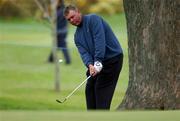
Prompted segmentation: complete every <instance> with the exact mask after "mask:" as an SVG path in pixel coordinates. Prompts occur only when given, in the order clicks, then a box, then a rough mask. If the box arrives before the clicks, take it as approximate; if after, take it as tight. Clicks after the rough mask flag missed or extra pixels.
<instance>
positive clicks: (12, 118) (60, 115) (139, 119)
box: [0, 111, 180, 121]
mask: <svg viewBox="0 0 180 121" xmlns="http://www.w3.org/2000/svg"><path fill="white" fill-rule="evenodd" d="M179 113H180V111H164V112H163V111H143V112H142V111H136V112H102V111H101V112H72V111H71V112H60V111H41V112H39V111H25V112H24V111H9V112H6V111H5V112H4V111H1V112H0V116H1V117H0V119H1V120H2V121H179V119H180V116H179Z"/></svg>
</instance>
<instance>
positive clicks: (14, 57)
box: [0, 14, 129, 111]
mask: <svg viewBox="0 0 180 121" xmlns="http://www.w3.org/2000/svg"><path fill="white" fill-rule="evenodd" d="M104 18H105V19H106V20H107V21H108V22H109V23H110V25H111V26H112V28H113V30H114V32H115V33H116V35H117V36H118V38H119V40H120V43H121V44H122V47H123V50H124V54H125V59H124V66H123V70H122V73H121V75H120V78H119V82H118V85H117V88H116V91H115V94H114V98H113V101H112V106H111V110H114V109H116V107H117V106H118V105H119V104H120V102H121V100H122V98H123V96H124V94H125V91H126V88H127V84H128V73H129V72H128V55H127V34H126V33H127V32H126V24H125V18H124V14H122V15H115V16H112V17H108V16H104ZM74 30H75V28H74V27H72V26H71V25H69V35H68V46H69V47H70V53H71V56H72V62H73V63H72V65H69V66H66V65H65V64H64V63H62V64H60V76H61V77H60V79H61V80H60V81H61V82H60V83H61V92H59V93H58V92H55V91H54V65H53V64H49V63H47V62H46V60H47V57H48V54H49V52H50V49H51V33H50V30H49V28H47V27H46V26H43V25H42V24H40V23H38V22H36V21H32V20H29V21H4V20H0V110H12V109H15V110H19V109H23V110H47V109H51V110H63V111H69V110H77V111H82V110H86V106H85V95H84V86H83V87H82V88H81V89H80V90H79V91H78V92H76V93H75V94H74V95H73V96H72V97H71V98H70V99H69V100H68V101H67V102H66V103H64V104H58V103H56V102H55V100H56V99H57V98H63V97H65V96H66V95H67V94H69V93H70V92H71V91H72V90H73V89H74V87H76V86H77V85H78V84H79V83H80V82H82V81H83V80H84V79H85V78H86V77H85V71H86V68H85V67H84V65H83V63H82V61H81V59H80V56H79V54H78V51H77V49H76V47H75V45H74V42H73V34H74ZM58 55H59V57H60V58H63V57H62V54H61V53H60V52H59V54H58Z"/></svg>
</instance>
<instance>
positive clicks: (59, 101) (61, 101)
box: [56, 98, 66, 103]
mask: <svg viewBox="0 0 180 121" xmlns="http://www.w3.org/2000/svg"><path fill="white" fill-rule="evenodd" d="M56 101H57V102H58V103H64V102H65V101H66V98H65V99H64V100H58V99H57V100H56Z"/></svg>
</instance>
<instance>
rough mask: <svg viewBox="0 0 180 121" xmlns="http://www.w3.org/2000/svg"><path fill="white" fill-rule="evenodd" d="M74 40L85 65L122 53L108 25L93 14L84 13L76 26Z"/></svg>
mask: <svg viewBox="0 0 180 121" xmlns="http://www.w3.org/2000/svg"><path fill="white" fill-rule="evenodd" d="M74 41H75V44H76V46H77V48H78V51H79V53H80V55H81V58H82V60H83V62H84V64H85V65H86V66H88V65H89V64H94V62H95V61H100V62H103V61H104V60H107V59H110V58H112V57H114V56H117V55H119V54H120V53H123V51H122V48H121V46H120V44H119V42H118V39H117V38H116V36H115V35H114V33H113V31H112V30H111V28H110V26H109V25H108V24H107V23H106V22H105V21H104V20H103V19H102V18H101V17H99V16H97V15H95V14H89V15H85V16H83V18H82V23H81V25H80V26H78V27H77V29H76V32H75V35H74Z"/></svg>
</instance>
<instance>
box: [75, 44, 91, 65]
mask: <svg viewBox="0 0 180 121" xmlns="http://www.w3.org/2000/svg"><path fill="white" fill-rule="evenodd" d="M75 44H76V47H77V48H78V51H79V53H80V55H81V58H82V60H83V63H84V64H85V66H86V67H88V65H89V64H93V59H92V57H91V55H90V54H89V53H88V52H87V51H86V49H85V48H84V47H83V46H82V45H81V44H80V43H78V42H76V41H75Z"/></svg>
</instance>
